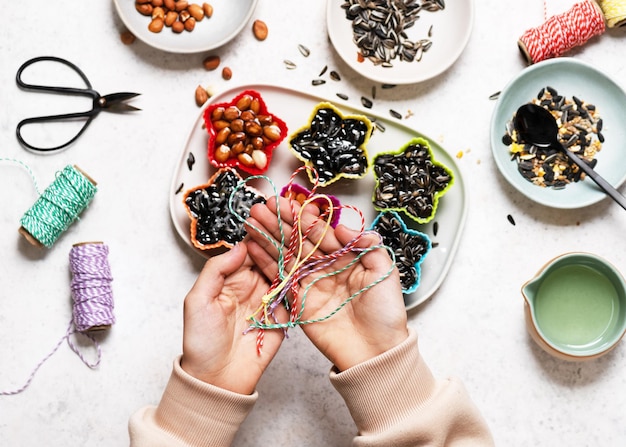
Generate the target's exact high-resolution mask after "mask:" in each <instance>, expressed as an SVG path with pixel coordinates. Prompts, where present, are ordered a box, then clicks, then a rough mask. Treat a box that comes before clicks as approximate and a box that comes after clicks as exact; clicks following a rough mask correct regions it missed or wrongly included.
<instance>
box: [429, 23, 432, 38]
mask: <svg viewBox="0 0 626 447" xmlns="http://www.w3.org/2000/svg"><path fill="white" fill-rule="evenodd" d="M428 37H433V26H432V25H430V28H428Z"/></svg>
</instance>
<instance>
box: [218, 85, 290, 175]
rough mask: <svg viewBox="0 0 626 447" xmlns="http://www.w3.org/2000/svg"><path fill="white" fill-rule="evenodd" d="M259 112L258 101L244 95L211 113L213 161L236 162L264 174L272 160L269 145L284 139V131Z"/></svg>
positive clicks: (274, 121)
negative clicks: (231, 103)
mask: <svg viewBox="0 0 626 447" xmlns="http://www.w3.org/2000/svg"><path fill="white" fill-rule="evenodd" d="M260 109H261V102H260V100H259V98H257V97H254V96H253V95H243V96H242V97H241V98H239V99H238V100H237V101H236V102H235V103H234V104H233V105H229V106H217V107H215V108H214V109H213V110H211V113H210V116H211V125H212V126H213V130H214V132H215V138H214V141H213V143H212V144H213V147H214V148H215V151H214V154H213V159H214V161H216V162H218V163H225V162H227V161H228V160H236V161H238V162H239V164H240V166H241V167H244V168H255V169H257V170H261V171H264V170H265V169H266V168H267V165H268V164H269V158H270V154H269V153H268V152H267V146H268V145H269V144H272V145H273V144H275V142H276V141H278V140H280V138H282V130H281V128H280V127H279V125H278V123H277V122H276V120H275V119H274V117H273V116H272V115H269V114H267V113H263V114H257V113H256V112H255V111H254V110H256V111H257V112H261V110H260ZM263 123H265V124H263Z"/></svg>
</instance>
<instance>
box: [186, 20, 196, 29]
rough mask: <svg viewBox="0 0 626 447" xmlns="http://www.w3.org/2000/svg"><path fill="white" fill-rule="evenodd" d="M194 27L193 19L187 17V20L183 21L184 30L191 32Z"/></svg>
mask: <svg viewBox="0 0 626 447" xmlns="http://www.w3.org/2000/svg"><path fill="white" fill-rule="evenodd" d="M195 27H196V19H194V18H193V17H189V18H188V19H187V20H185V29H186V30H187V31H193V29H194V28H195Z"/></svg>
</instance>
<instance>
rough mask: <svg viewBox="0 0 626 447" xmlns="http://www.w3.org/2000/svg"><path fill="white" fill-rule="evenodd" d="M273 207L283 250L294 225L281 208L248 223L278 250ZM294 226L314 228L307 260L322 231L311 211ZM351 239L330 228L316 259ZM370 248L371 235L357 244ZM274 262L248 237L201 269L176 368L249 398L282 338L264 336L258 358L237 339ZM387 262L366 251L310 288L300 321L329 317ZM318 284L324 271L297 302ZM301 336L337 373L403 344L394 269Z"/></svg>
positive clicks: (283, 204)
mask: <svg viewBox="0 0 626 447" xmlns="http://www.w3.org/2000/svg"><path fill="white" fill-rule="evenodd" d="M293 205H294V207H295V212H296V213H297V211H298V210H299V206H298V205H297V203H294V204H293ZM278 206H280V217H281V221H282V227H283V231H284V234H285V240H286V241H289V237H290V235H291V232H292V225H293V223H294V215H293V214H292V210H291V206H290V203H289V202H288V200H287V199H283V198H281V199H280V202H277V201H276V199H274V198H271V199H269V200H268V202H267V204H257V205H255V206H254V207H252V209H251V212H250V218H249V219H248V223H250V224H251V225H253V226H254V227H256V228H258V229H260V230H261V231H263V232H264V233H265V234H267V235H270V236H271V237H273V238H274V240H275V241H280V232H279V231H280V230H279V228H278V224H279V223H278V219H277V207H278ZM301 222H302V228H303V230H304V229H306V228H308V227H309V226H310V225H313V227H312V230H311V232H310V233H309V235H308V239H307V240H306V241H305V246H304V253H308V251H310V250H312V249H313V247H314V243H316V242H317V241H318V240H319V238H321V237H322V235H323V233H322V231H323V227H324V225H323V223H322V222H320V221H319V219H318V212H317V209H316V207H314V206H307V207H305V209H304V210H303V212H302V213H301ZM357 235H358V232H356V231H353V230H351V229H349V228H347V227H346V226H344V225H338V226H337V228H336V229H334V230H333V229H332V228H328V231H327V232H326V234H324V235H323V239H322V242H321V244H320V245H319V247H318V249H317V253H316V254H317V255H322V254H329V253H333V252H335V251H336V250H339V249H341V248H342V247H344V246H345V245H346V244H347V243H348V242H349V241H351V240H352V239H353V238H354V237H355V236H357ZM378 243H379V240H378V239H377V238H376V237H375V235H368V236H365V237H363V238H361V239H360V241H359V243H358V247H359V248H367V247H371V246H374V245H377V244H378ZM355 256H356V254H354V253H352V252H348V253H347V254H345V255H344V256H342V257H341V258H340V260H339V261H337V263H335V265H333V266H332V267H331V269H332V271H335V270H337V269H339V268H341V267H342V266H344V265H346V264H348V263H349V262H350V261H353V260H354V258H355ZM277 259H278V252H277V248H276V246H275V245H273V244H272V243H271V242H269V241H268V240H267V239H266V238H265V237H264V236H263V235H261V234H260V233H259V232H257V231H255V230H254V229H251V228H249V231H248V236H247V237H246V239H245V240H244V241H243V242H240V243H239V244H237V245H236V246H235V247H233V248H232V249H231V250H229V251H228V252H226V253H224V254H221V255H219V256H215V257H212V258H211V259H209V260H208V261H207V263H206V264H205V266H204V268H203V269H202V272H201V273H200V275H199V277H198V279H197V281H196V283H195V284H194V285H193V287H192V289H191V290H190V292H189V294H188V295H187V297H186V298H185V306H184V332H183V357H182V362H181V366H182V368H183V369H184V370H185V371H186V372H187V373H189V374H190V375H192V376H194V377H196V378H198V379H200V380H202V381H204V382H207V383H210V384H212V385H215V386H218V387H221V388H224V389H227V390H229V391H233V392H237V393H241V394H251V393H253V392H254V390H255V388H256V385H257V383H258V381H259V379H260V378H261V375H262V374H263V372H264V371H265V369H266V368H267V366H268V365H269V363H270V362H271V360H272V359H273V358H274V355H275V354H276V352H277V351H278V349H279V347H280V345H281V343H282V341H283V337H284V335H283V331H282V330H280V329H273V330H266V331H265V338H264V344H263V352H262V354H261V355H258V354H257V349H256V332H254V331H252V332H249V333H247V334H244V331H245V330H246V329H247V328H248V327H249V324H250V322H249V321H247V317H249V316H250V315H251V314H253V313H254V312H255V311H256V310H257V309H258V308H259V306H260V304H261V298H262V297H263V295H264V294H265V293H266V292H267V290H268V288H269V286H270V283H271V281H272V280H273V279H274V278H275V277H276V275H277V273H278V264H277ZM391 262H392V261H391V258H390V257H389V255H388V253H387V252H386V251H385V250H383V249H377V250H372V251H370V252H368V253H366V254H365V255H363V256H362V257H361V258H360V259H359V261H358V262H356V263H355V264H354V265H353V266H352V267H351V268H349V269H346V270H345V271H344V272H342V273H339V274H337V275H333V276H329V277H327V278H325V279H323V280H320V281H317V282H316V283H315V284H314V285H313V286H312V287H311V288H310V289H309V290H308V293H307V300H306V306H305V308H304V311H303V314H302V318H303V319H304V320H308V319H315V318H320V317H323V316H326V315H328V314H329V313H331V312H332V311H334V310H335V309H336V308H337V307H338V306H339V305H340V304H341V303H342V302H343V301H344V300H345V299H346V298H347V297H349V296H351V295H352V294H354V293H355V292H357V291H358V290H361V289H362V288H364V287H366V286H368V285H369V284H371V283H373V282H374V281H376V280H378V279H379V278H380V277H382V276H383V275H385V274H386V273H387V272H388V270H389V268H390V265H391ZM288 268H289V266H288ZM330 271H331V270H328V271H327V273H329V272H330ZM320 274H324V271H321V272H319V273H317V274H316V275H311V276H307V277H305V278H302V279H301V280H300V289H299V292H298V293H299V295H300V296H299V298H301V296H302V293H303V291H304V289H305V288H306V287H307V285H309V284H310V283H311V282H312V281H313V280H314V278H315V277H317V276H319V275H320ZM298 302H300V301H298ZM276 316H277V318H278V320H279V321H281V322H284V321H287V320H288V315H287V311H286V309H285V308H284V307H283V306H278V308H277V309H276ZM301 327H302V330H303V331H304V332H305V334H306V335H307V337H308V338H309V339H310V340H311V341H312V342H313V344H314V345H315V346H316V347H317V348H318V349H319V350H320V351H321V352H322V353H323V354H324V355H325V356H326V357H327V358H328V359H329V360H330V361H331V362H332V363H333V364H334V365H335V366H336V368H337V369H339V370H340V371H344V370H346V369H348V368H350V367H352V366H354V365H357V364H359V363H362V362H364V361H366V360H369V359H371V358H373V357H375V356H377V355H380V354H382V353H383V352H385V351H388V350H389V349H391V348H393V347H395V346H397V345H398V344H400V343H401V342H403V341H404V340H405V339H406V338H407V336H408V331H407V325H406V311H405V308H404V301H403V295H402V288H401V284H400V279H399V276H398V271H397V269H394V270H393V272H392V274H391V275H390V276H389V277H387V278H386V279H385V280H384V281H382V282H380V283H378V284H377V285H376V286H374V287H372V288H370V289H368V290H367V291H365V292H364V293H362V294H361V295H359V296H358V297H356V298H355V299H354V300H352V301H351V302H350V303H348V304H347V305H346V306H345V307H344V308H343V309H341V310H340V311H339V312H338V313H336V314H335V315H333V316H332V317H331V318H329V319H328V320H325V321H322V322H318V323H312V324H306V325H302V326H301Z"/></svg>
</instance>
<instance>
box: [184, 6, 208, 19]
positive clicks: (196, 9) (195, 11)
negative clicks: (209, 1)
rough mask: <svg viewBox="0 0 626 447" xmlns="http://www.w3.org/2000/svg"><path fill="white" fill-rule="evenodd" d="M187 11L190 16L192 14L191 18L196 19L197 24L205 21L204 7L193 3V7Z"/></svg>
mask: <svg viewBox="0 0 626 447" xmlns="http://www.w3.org/2000/svg"><path fill="white" fill-rule="evenodd" d="M187 11H189V14H191V16H192V17H193V18H194V19H196V21H197V22H199V21H200V20H202V19H204V10H203V9H202V6H200V5H198V4H196V3H192V4H191V5H189V8H187Z"/></svg>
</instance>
